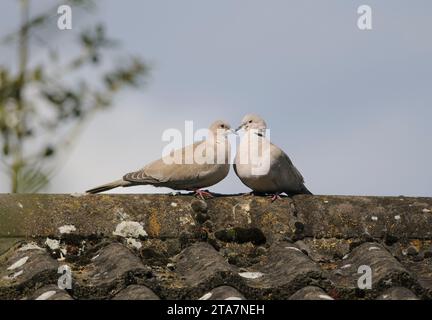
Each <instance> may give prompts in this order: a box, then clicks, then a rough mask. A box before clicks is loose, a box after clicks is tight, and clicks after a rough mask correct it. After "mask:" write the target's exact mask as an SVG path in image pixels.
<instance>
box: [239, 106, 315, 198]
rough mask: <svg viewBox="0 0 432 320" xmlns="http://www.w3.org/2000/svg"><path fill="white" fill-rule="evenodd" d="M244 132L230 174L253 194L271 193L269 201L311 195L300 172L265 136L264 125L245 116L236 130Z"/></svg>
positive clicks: (255, 119)
mask: <svg viewBox="0 0 432 320" xmlns="http://www.w3.org/2000/svg"><path fill="white" fill-rule="evenodd" d="M240 129H244V130H245V134H244V136H243V137H242V139H241V141H240V145H239V149H238V151H237V154H236V157H235V160H234V171H235V173H236V174H237V176H238V177H239V178H240V180H241V181H242V182H243V183H244V184H245V185H246V186H248V187H249V188H251V189H252V190H253V191H254V192H258V193H268V194H273V195H274V196H273V198H272V200H275V199H277V198H278V197H279V194H280V193H282V192H285V193H286V194H288V195H294V194H312V193H311V192H310V191H309V190H308V189H307V188H306V187H305V185H304V180H303V177H302V175H301V174H300V172H299V171H298V170H297V168H296V167H295V166H294V165H293V163H292V162H291V160H290V158H289V157H288V156H287V155H286V153H285V152H283V150H281V149H280V148H279V147H277V146H276V145H274V144H273V143H271V142H270V141H269V140H268V139H267V138H266V137H265V131H266V129H267V125H266V123H265V121H264V120H263V119H262V118H261V117H259V116H257V115H254V114H248V115H246V116H245V117H244V118H243V120H242V123H241V125H240V127H239V128H237V130H236V131H238V130H240Z"/></svg>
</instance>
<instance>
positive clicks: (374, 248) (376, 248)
mask: <svg viewBox="0 0 432 320" xmlns="http://www.w3.org/2000/svg"><path fill="white" fill-rule="evenodd" d="M379 249H380V248H378V247H369V249H368V250H369V251H372V250H379Z"/></svg>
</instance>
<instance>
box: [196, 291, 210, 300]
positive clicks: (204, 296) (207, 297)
mask: <svg viewBox="0 0 432 320" xmlns="http://www.w3.org/2000/svg"><path fill="white" fill-rule="evenodd" d="M212 295H213V294H212V293H211V292H207V293H206V294H205V295H203V296H202V297H201V298H199V299H198V300H208V299H210V298H211V296H212Z"/></svg>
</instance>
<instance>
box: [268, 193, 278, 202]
mask: <svg viewBox="0 0 432 320" xmlns="http://www.w3.org/2000/svg"><path fill="white" fill-rule="evenodd" d="M270 197H271V202H274V201H276V200H278V199H281V196H280V195H279V193H278V192H276V193H275V194H273V195H271V196H270Z"/></svg>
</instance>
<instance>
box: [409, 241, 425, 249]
mask: <svg viewBox="0 0 432 320" xmlns="http://www.w3.org/2000/svg"><path fill="white" fill-rule="evenodd" d="M410 244H411V245H412V246H413V247H415V248H416V249H417V251H420V250H421V249H422V246H423V244H422V242H421V241H420V240H418V239H415V240H411V241H410Z"/></svg>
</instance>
